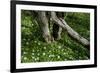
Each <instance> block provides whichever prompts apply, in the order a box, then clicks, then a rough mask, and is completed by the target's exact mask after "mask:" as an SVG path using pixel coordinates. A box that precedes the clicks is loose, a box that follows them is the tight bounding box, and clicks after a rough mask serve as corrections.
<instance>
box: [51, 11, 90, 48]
mask: <svg viewBox="0 0 100 73" xmlns="http://www.w3.org/2000/svg"><path fill="white" fill-rule="evenodd" d="M51 17H52V20H53V21H54V22H55V23H56V24H58V26H60V27H62V28H63V29H65V30H66V31H67V32H68V34H69V35H70V36H72V37H73V38H74V39H76V40H77V41H79V42H80V43H82V44H83V45H85V46H89V45H90V42H89V41H88V40H87V39H85V38H84V37H82V36H80V35H79V34H78V33H77V32H76V31H75V30H73V29H72V28H71V27H70V26H69V25H68V24H67V23H66V22H65V20H64V19H62V18H58V17H57V16H56V13H55V12H51Z"/></svg>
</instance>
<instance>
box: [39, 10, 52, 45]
mask: <svg viewBox="0 0 100 73" xmlns="http://www.w3.org/2000/svg"><path fill="white" fill-rule="evenodd" d="M38 20H39V25H40V27H41V29H42V35H43V38H44V40H45V41H46V42H47V43H51V35H50V31H49V24H48V19H47V17H46V12H45V11H38Z"/></svg>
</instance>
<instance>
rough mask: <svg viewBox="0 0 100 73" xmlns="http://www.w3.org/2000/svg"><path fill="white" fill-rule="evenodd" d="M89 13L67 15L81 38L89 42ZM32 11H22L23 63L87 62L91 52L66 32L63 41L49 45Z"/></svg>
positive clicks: (68, 20) (70, 23)
mask: <svg viewBox="0 0 100 73" xmlns="http://www.w3.org/2000/svg"><path fill="white" fill-rule="evenodd" d="M89 16H90V15H89V14H88V13H71V12H69V13H66V15H65V20H66V22H67V23H68V24H69V25H70V26H71V27H72V28H73V29H74V30H75V31H77V32H78V33H79V34H80V35H81V36H83V37H85V38H86V39H88V40H89V37H90V32H89V30H90V28H89V27H90V23H89V19H90V18H89ZM35 18H36V17H34V15H32V13H31V11H27V10H22V11H21V62H22V63H30V62H51V61H69V60H87V59H89V57H90V53H89V50H87V48H86V47H84V46H83V45H81V44H80V43H79V42H77V41H76V40H74V39H73V38H72V37H70V36H69V35H68V33H66V32H65V31H64V30H63V32H62V34H61V36H62V38H61V40H58V41H54V42H52V43H50V44H47V43H46V42H44V41H43V38H42V35H41V30H40V28H39V25H38V22H37V21H36V19H35ZM50 28H52V27H50Z"/></svg>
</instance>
